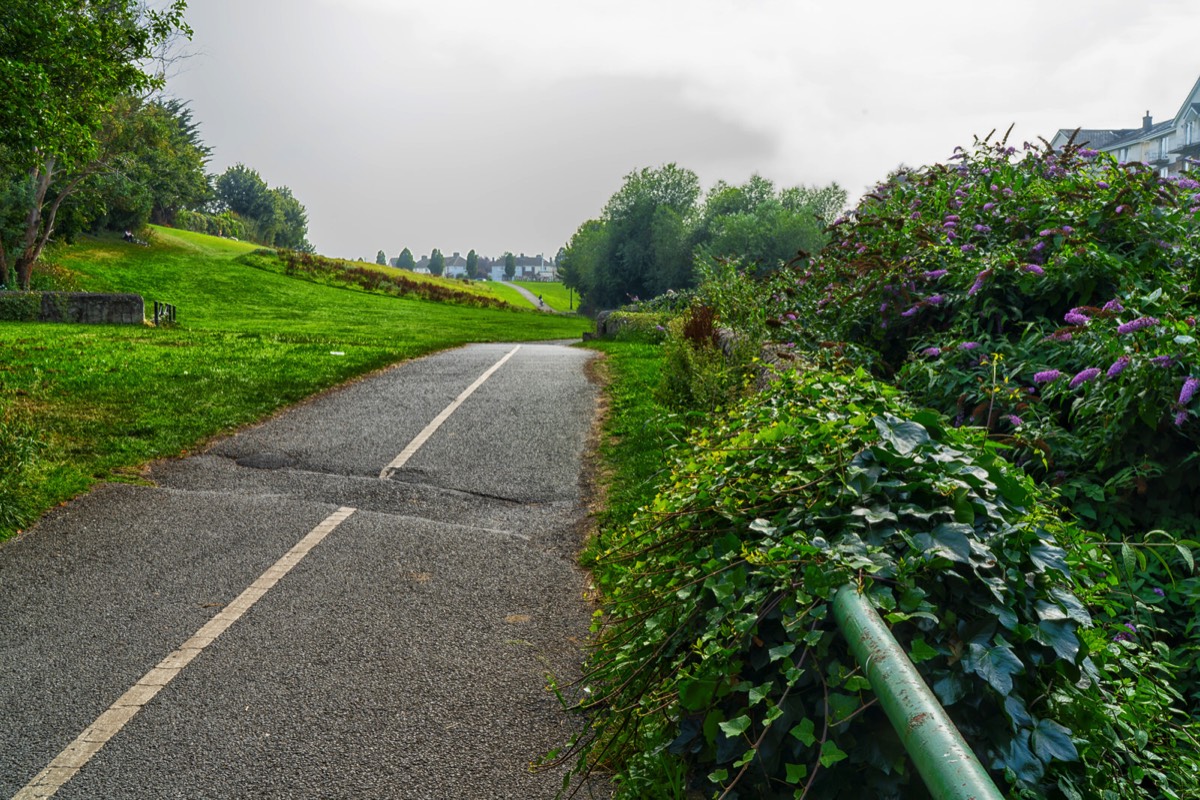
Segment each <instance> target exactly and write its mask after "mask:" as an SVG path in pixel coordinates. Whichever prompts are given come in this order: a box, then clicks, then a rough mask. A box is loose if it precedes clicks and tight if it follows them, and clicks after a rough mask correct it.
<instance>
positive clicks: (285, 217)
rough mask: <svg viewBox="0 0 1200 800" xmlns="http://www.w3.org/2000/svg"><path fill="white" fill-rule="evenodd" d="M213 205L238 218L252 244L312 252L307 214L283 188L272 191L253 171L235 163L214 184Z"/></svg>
mask: <svg viewBox="0 0 1200 800" xmlns="http://www.w3.org/2000/svg"><path fill="white" fill-rule="evenodd" d="M214 189H215V198H214V205H215V207H216V208H217V209H218V210H220V211H229V212H232V213H233V214H234V215H236V216H237V218H238V219H240V220H241V221H242V222H243V224H244V225H245V228H246V236H247V238H249V239H250V240H251V241H254V242H257V243H258V244H263V245H267V246H268V247H286V248H288V249H290V250H301V251H305V252H311V251H312V245H310V244H309V243H308V240H307V238H305V237H306V236H307V235H308V212H307V211H306V210H305V208H304V206H303V205H302V204H301V203H300V201H299V200H297V199H296V197H295V195H293V194H292V190H291V189H289V188H288V187H286V186H280V187H278V188H274V189H272V188H271V187H269V186H267V182H266V181H264V180H263V179H262V177H261V176H260V175H259V174H258V172H257V171H256V170H253V169H250V168H249V167H247V166H246V165H244V164H235V165H234V166H232V167H230V168H229V169H227V170H225V172H223V173H222V174H221V175H220V176H219V177H218V178H217V179H216V181H215V182H214Z"/></svg>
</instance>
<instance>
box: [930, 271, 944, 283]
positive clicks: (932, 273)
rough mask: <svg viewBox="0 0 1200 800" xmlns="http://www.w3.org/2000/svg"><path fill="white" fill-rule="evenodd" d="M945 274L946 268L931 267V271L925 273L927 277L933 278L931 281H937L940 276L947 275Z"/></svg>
mask: <svg viewBox="0 0 1200 800" xmlns="http://www.w3.org/2000/svg"><path fill="white" fill-rule="evenodd" d="M945 275H946V270H944V269H931V270H929V272H926V273H925V277H926V278H929V280H931V281H935V280H937V279H938V278H942V277H945Z"/></svg>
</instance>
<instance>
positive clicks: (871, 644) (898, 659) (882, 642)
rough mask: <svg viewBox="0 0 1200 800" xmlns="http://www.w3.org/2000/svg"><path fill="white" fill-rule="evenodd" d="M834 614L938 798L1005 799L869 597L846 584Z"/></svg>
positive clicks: (926, 780) (834, 606) (909, 750)
mask: <svg viewBox="0 0 1200 800" xmlns="http://www.w3.org/2000/svg"><path fill="white" fill-rule="evenodd" d="M833 616H834V619H835V620H837V624H838V628H840V629H841V631H842V635H843V636H845V637H846V641H847V642H849V644H850V652H851V653H853V654H854V657H855V659H857V660H858V663H859V665H860V666H862V668H863V672H864V673H865V674H866V677H867V680H868V681H870V683H871V689H872V690H873V691H874V692H875V696H876V697H878V698H879V705H880V706H881V707H882V708H883V710H884V713H886V714H887V717H888V719H889V720H890V721H891V723H892V727H894V728H895V729H896V733H897V734H898V735H899V736H900V741H901V742H902V743H903V744H904V749H905V750H907V751H908V755H909V757H910V758H912V760H913V763H914V764H915V765H916V767H917V772H918V773H920V775H921V779H922V780H924V781H925V785H926V786H927V787H928V788H929V792H930V794H932V795H933V797H934V798H935V800H1003V797H1004V795H1003V794H1001V793H1000V790H999V789H997V788H996V784H995V783H993V782H992V779H991V777H989V776H988V774H987V772H986V771H985V770H984V768H983V765H982V764H980V763H979V759H977V758H976V757H975V753H974V752H972V751H971V748H970V746H969V745H968V744H967V743H966V741H965V740H964V739H963V738H962V734H961V733H959V732H958V728H956V727H954V723H953V722H951V721H950V717H949V716H947V715H946V711H945V709H943V708H942V706H941V704H940V703H939V702H938V701H937V698H936V697H934V695H933V692H932V691H930V689H929V687H928V686H926V685H925V681H924V680H922V678H921V675H920V674H919V673H918V672H917V668H916V667H914V666H913V663H912V662H911V661H910V660H909V659H908V654H907V653H905V652H904V648H902V647H901V646H900V643H899V642H897V641H896V638H895V637H894V636H892V632H891V630H889V629H888V627H887V625H886V624H884V622H883V620H882V619H880V617H879V614H878V613H877V612H876V611H875V607H874V606H872V605H871V601H870V600H868V599H867V598H865V597H863V596H862V595H861V594H859V591H858V589H857V588H856V587H854V586H850V585H847V586H843V587H842V588H840V589H838V590H837V592H836V593H835V594H834V597H833Z"/></svg>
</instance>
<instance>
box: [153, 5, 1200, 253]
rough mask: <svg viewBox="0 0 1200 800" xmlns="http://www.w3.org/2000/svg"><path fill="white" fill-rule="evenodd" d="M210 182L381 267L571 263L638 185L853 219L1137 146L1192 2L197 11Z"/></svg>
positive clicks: (1186, 56) (1163, 101) (1192, 54)
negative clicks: (987, 173) (1085, 149)
mask: <svg viewBox="0 0 1200 800" xmlns="http://www.w3.org/2000/svg"><path fill="white" fill-rule="evenodd" d="M189 6H190V7H189V9H188V15H187V16H188V20H189V22H190V23H191V25H192V27H193V28H194V30H195V37H194V39H193V41H192V45H191V50H192V52H193V53H194V54H195V55H194V57H192V58H191V59H189V60H188V61H187V62H186V63H185V65H184V66H183V67H182V71H181V72H180V73H179V74H177V75H175V76H174V77H172V79H171V80H170V83H169V86H168V89H169V90H170V91H171V93H173V94H175V95H176V96H178V97H181V98H184V99H188V100H191V101H192V108H193V109H194V112H195V116H196V119H198V120H199V121H200V123H201V126H202V127H201V133H202V136H203V137H204V139H205V141H206V142H207V143H208V144H209V145H210V146H211V147H212V148H213V149H214V155H213V161H212V163H211V165H210V169H211V170H212V171H215V172H221V171H223V170H224V169H225V168H226V167H228V166H230V165H232V164H235V163H238V162H241V163H244V164H246V165H247V166H250V167H252V168H254V169H256V170H258V172H259V173H260V174H261V175H262V177H263V179H264V180H266V181H267V183H269V184H270V185H271V186H280V185H287V186H290V187H291V189H292V190H293V192H294V193H295V194H296V196H297V197H298V198H299V199H300V201H301V202H302V203H304V204H305V206H306V207H307V208H308V215H309V239H310V241H312V243H313V244H314V245H315V246H316V248H317V250H318V251H320V252H322V253H325V254H327V255H332V256H341V257H347V258H359V257H362V258H366V259H368V260H374V257H375V253H376V251H378V250H380V249H382V250H384V251H385V252H386V253H387V255H388V256H389V257H394V256H396V255H397V254H398V253H399V251H400V250H401V248H403V247H408V248H410V249H411V250H412V251H413V253H414V254H415V255H416V256H417V257H420V256H421V255H422V254H426V253H429V252H430V250H431V249H432V248H434V247H437V248H439V249H441V250H442V251H443V252H445V253H446V254H450V253H452V252H454V251H459V252H461V253H464V254H465V253H466V252H467V251H468V250H470V249H472V248H474V249H475V250H477V251H478V252H479V253H480V254H482V255H490V256H496V255H500V254H501V253H503V252H504V251H505V250H511V251H513V252H517V253H520V252H524V253H528V254H535V253H546V254H547V255H552V254H553V253H555V252H557V250H558V248H559V246H561V245H562V244H564V243H565V242H566V241H567V239H568V238H569V237H570V236H571V234H572V233H573V232H574V231H575V229H576V228H577V227H578V226H579V224H580V223H582V222H583V221H584V220H586V219H588V218H591V217H595V216H597V215H598V214H599V213H600V210H601V208H602V207H603V205H604V203H605V202H606V201H607V200H608V198H609V197H610V196H611V195H612V194H613V192H615V191H616V190H617V189H618V188H619V187H620V185H621V181H622V177H623V176H624V175H625V174H627V173H629V172H631V171H633V170H636V169H640V168H642V167H656V166H659V165H662V164H665V163H668V162H675V163H677V164H679V165H680V166H684V167H687V168H689V169H691V170H693V171H695V172H696V173H697V174H698V175H699V176H700V180H701V183H702V185H703V186H704V187H706V188H707V187H708V186H711V185H712V184H713V183H714V182H715V181H716V180H718V179H724V180H726V181H729V182H734V183H740V182H742V181H744V180H745V179H746V178H748V177H749V176H750V174H751V173H753V172H758V173H759V174H761V175H763V176H765V177H767V178H770V179H772V180H773V181H775V182H776V184H777V185H781V186H783V185H795V184H799V183H805V184H822V185H823V184H826V183H828V182H830V181H837V182H838V183H840V184H841V185H842V186H844V187H845V188H846V189H847V190H849V191H850V193H851V195H852V196H857V195H858V194H859V193H860V192H862V191H864V190H865V189H866V188H867V187H868V186H869V185H873V184H874V183H875V182H877V181H878V180H881V179H882V178H884V177H885V176H886V175H887V173H888V172H889V171H890V170H892V169H894V168H895V167H896V166H897V165H899V164H901V163H904V164H908V165H910V166H918V165H922V164H929V163H933V162H937V161H943V160H945V158H946V157H947V156H949V155H950V154H951V152H952V150H953V148H954V147H955V146H956V145H963V146H966V145H969V144H970V143H971V141H972V139H973V136H974V135H976V134H978V135H984V134H986V133H987V132H988V131H990V130H991V129H993V128H999V129H1000V130H1001V131H1003V129H1004V128H1006V127H1008V125H1009V124H1010V123H1016V127H1015V129H1014V133H1013V140H1015V143H1016V144H1017V145H1018V146H1019V145H1020V143H1021V142H1022V141H1024V140H1026V139H1029V140H1033V139H1034V138H1035V137H1037V136H1039V135H1041V136H1045V137H1046V138H1050V137H1051V136H1052V135H1053V134H1054V132H1055V131H1056V130H1058V129H1059V128H1065V127H1075V126H1078V125H1083V126H1085V127H1136V126H1138V125H1140V124H1141V116H1142V114H1143V113H1144V112H1145V111H1146V110H1149V111H1150V112H1151V114H1152V115H1153V116H1154V118H1155V119H1156V120H1161V119H1166V118H1168V117H1170V116H1172V115H1174V113H1175V112H1176V110H1177V109H1178V106H1179V104H1180V103H1182V102H1183V100H1184V98H1185V96H1186V95H1187V92H1188V91H1189V90H1190V89H1191V87H1192V85H1193V84H1194V83H1195V81H1196V79H1197V78H1198V77H1200V46H1197V44H1196V39H1195V35H1196V31H1197V30H1198V29H1200V24H1198V23H1200V6H1197V4H1196V3H1195V2H1194V0H1145V2H1142V3H1138V4H1135V3H1130V2H1128V1H1127V0H1119V1H1117V0H1111V1H1110V0H1093V1H1090V2H1074V3H1066V2H1053V1H1051V2H1048V1H1047V0H1009V1H1008V2H1005V3H986V4H985V3H978V2H965V1H964V0H955V1H954V2H941V1H940V0H939V1H934V0H929V1H925V0H908V2H900V1H899V0H840V1H839V0H821V2H804V1H802V0H792V1H791V2H785V0H604V1H603V2H598V1H596V0H505V1H504V2H496V1H495V0H423V1H422V2H415V1H414V0H191V2H190V3H189Z"/></svg>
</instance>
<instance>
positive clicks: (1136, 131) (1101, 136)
mask: <svg viewBox="0 0 1200 800" xmlns="http://www.w3.org/2000/svg"><path fill="white" fill-rule="evenodd" d="M1189 111H1190V112H1193V113H1195V114H1197V115H1200V79H1197V80H1196V83H1195V84H1193V85H1192V89H1191V91H1190V92H1188V94H1187V97H1186V98H1184V101H1183V105H1181V106H1180V107H1179V111H1178V112H1176V114H1175V116H1173V117H1171V118H1170V119H1169V120H1167V121H1165V122H1160V123H1158V124H1157V125H1151V126H1150V127H1148V128H1145V127H1142V128H1089V129H1081V130H1080V131H1079V134H1078V135H1077V136H1076V137H1075V141H1076V142H1077V143H1079V144H1084V143H1087V144H1088V145H1089V146H1090V147H1092V148H1094V149H1097V150H1115V149H1116V148H1118V147H1126V146H1128V145H1131V144H1137V143H1138V142H1144V141H1147V140H1150V139H1157V138H1158V137H1160V136H1163V135H1165V134H1167V133H1169V132H1170V131H1171V130H1172V129H1173V128H1175V126H1176V125H1178V124H1179V123H1180V122H1182V121H1183V117H1184V115H1185V114H1187V113H1188V112H1189ZM1073 132H1074V129H1073V128H1063V129H1061V130H1059V132H1058V133H1057V134H1055V136H1054V139H1055V140H1056V141H1057V140H1058V138H1059V137H1062V138H1063V139H1064V140H1066V139H1068V138H1070V136H1071V134H1072V133H1073Z"/></svg>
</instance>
